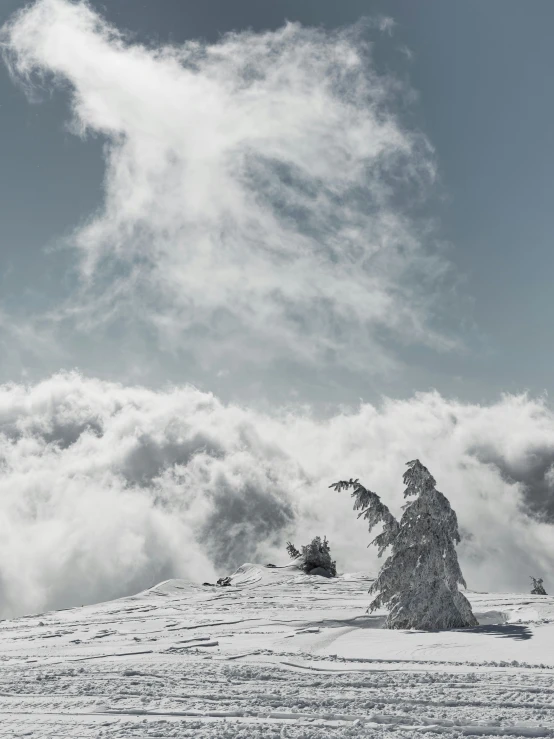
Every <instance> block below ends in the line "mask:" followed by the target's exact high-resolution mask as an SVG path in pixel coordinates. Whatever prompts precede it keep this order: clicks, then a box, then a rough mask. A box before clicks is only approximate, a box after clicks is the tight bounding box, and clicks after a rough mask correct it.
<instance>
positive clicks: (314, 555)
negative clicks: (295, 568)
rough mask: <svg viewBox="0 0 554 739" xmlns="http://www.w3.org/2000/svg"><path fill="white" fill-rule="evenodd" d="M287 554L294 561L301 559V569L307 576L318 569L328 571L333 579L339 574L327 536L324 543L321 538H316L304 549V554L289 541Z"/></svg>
mask: <svg viewBox="0 0 554 739" xmlns="http://www.w3.org/2000/svg"><path fill="white" fill-rule="evenodd" d="M287 552H288V554H289V557H291V558H292V559H296V558H298V557H299V558H300V567H301V569H302V570H303V571H304V572H305V573H306V574H309V573H310V572H311V571H312V570H315V569H316V568H317V567H322V568H323V569H324V570H327V572H328V573H329V574H330V575H331V577H335V576H336V574H337V563H336V562H335V561H334V560H332V559H331V547H330V545H329V542H328V541H327V537H326V536H324V537H323V541H321V537H320V536H316V537H314V538H313V539H312V540H311V542H310V543H309V544H306V546H303V547H302V552H299V551H298V549H297V548H296V547H295V546H294V544H291V542H290V541H288V542H287Z"/></svg>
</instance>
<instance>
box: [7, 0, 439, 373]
mask: <svg viewBox="0 0 554 739" xmlns="http://www.w3.org/2000/svg"><path fill="white" fill-rule="evenodd" d="M377 28H378V29H380V31H381V32H384V33H388V32H389V31H390V28H391V24H390V20H387V21H385V20H383V19H381V20H380V21H378V23H377ZM363 39H364V33H363V31H362V30H361V29H360V27H357V28H353V29H350V30H341V31H334V32H328V31H324V30H322V29H315V28H303V27H301V26H299V25H296V24H289V25H287V26H285V27H283V28H281V29H280V30H277V31H275V32H267V33H261V34H254V33H250V32H242V33H236V34H230V35H227V36H225V37H223V38H222V40H221V41H220V42H218V43H217V44H213V45H208V44H204V43H200V42H190V43H187V44H184V45H182V46H165V47H157V48H150V47H146V46H144V45H140V44H138V43H135V42H133V41H132V40H129V39H128V38H127V37H125V36H124V35H122V34H121V33H120V32H118V31H117V30H116V29H114V28H112V27H110V26H108V25H107V24H106V23H105V22H104V21H103V20H102V19H101V17H100V16H98V15H97V14H96V13H95V12H94V11H93V9H92V8H91V7H90V6H89V5H87V4H86V3H74V2H69V1H68V0H38V2H36V3H34V4H33V5H31V6H29V7H27V8H25V9H23V10H22V11H21V12H20V13H18V14H16V15H15V16H14V17H13V19H12V20H11V21H10V22H9V23H8V24H7V25H6V26H5V27H4V29H3V33H2V40H3V48H4V55H5V58H6V59H7V60H8V62H9V64H10V66H11V69H12V71H13V73H14V75H16V76H17V77H18V79H19V80H21V81H22V82H23V84H25V85H27V87H28V89H32V86H33V85H35V88H34V89H36V83H37V81H38V80H40V83H41V84H46V81H47V80H48V81H49V82H53V83H55V84H57V85H60V86H61V87H63V89H65V90H67V91H68V92H69V96H70V100H71V106H72V112H73V120H72V125H73V130H75V131H76V132H78V133H81V134H83V135H84V134H100V135H101V136H103V137H104V138H105V140H106V148H105V156H106V180H105V203H104V207H103V209H102V210H101V211H100V212H98V213H96V214H94V215H93V216H92V217H91V218H90V220H89V222H88V223H86V224H85V225H83V226H82V227H81V228H80V229H79V230H78V231H77V232H76V233H75V234H74V238H73V239H72V243H73V244H74V245H75V246H76V247H77V248H78V251H79V254H80V260H81V261H80V265H81V276H82V278H83V283H82V289H81V292H80V293H79V295H78V296H74V297H73V299H72V303H71V305H70V306H66V309H65V311H63V312H62V315H63V316H64V317H65V318H67V317H68V316H71V317H72V319H73V320H75V321H76V322H77V324H78V325H80V326H81V328H86V329H87V330H89V329H90V326H91V325H95V326H98V325H99V324H100V323H106V322H108V321H110V320H113V319H114V318H116V317H121V316H124V317H125V318H126V320H128V321H137V320H138V321H140V322H144V323H146V324H148V325H149V326H150V327H152V326H154V327H155V328H156V330H157V331H158V332H159V335H160V337H161V338H162V340H163V341H164V342H166V344H165V345H166V346H168V347H170V348H171V347H173V348H174V347H181V348H182V347H186V348H187V350H192V351H194V352H195V354H196V358H197V360H198V361H199V362H200V363H201V364H203V365H204V366H206V367H210V368H213V367H220V366H221V365H222V364H229V365H233V364H235V365H236V364H237V363H240V362H244V361H246V362H256V363H264V362H267V361H268V360H271V359H273V358H275V357H289V356H293V357H294V358H295V360H296V361H301V362H307V363H314V362H318V363H320V364H321V363H325V361H326V360H329V359H336V357H337V356H338V357H339V358H340V361H344V362H346V361H347V362H348V364H349V366H351V367H352V366H354V367H363V368H364V370H365V371H374V370H379V369H381V370H382V369H383V368H386V367H390V366H391V364H393V363H394V353H393V352H391V351H390V350H389V349H390V340H391V338H392V339H395V340H397V341H400V342H412V341H414V342H417V343H424V344H428V345H432V346H435V347H439V348H445V347H450V346H452V342H451V340H450V339H448V338H446V337H445V336H443V335H441V334H440V333H439V332H438V331H436V330H435V329H434V328H433V314H434V297H435V294H436V291H437V285H438V283H439V282H440V281H441V278H442V277H443V276H444V273H445V270H446V269H447V266H446V262H445V261H444V260H443V259H442V257H440V256H439V255H438V253H437V251H436V250H434V249H433V248H430V247H429V243H428V242H429V241H432V237H430V235H429V232H428V230H427V228H426V227H425V226H424V225H421V224H420V225H418V223H417V222H416V219H414V218H411V217H410V215H409V213H410V206H411V205H412V204H413V202H414V200H417V201H418V202H420V201H421V198H422V197H424V196H425V193H426V192H427V190H428V188H429V187H430V186H431V185H432V183H433V180H434V178H435V166H434V161H433V154H432V151H431V147H430V145H429V144H428V142H427V141H426V139H425V138H424V137H423V136H422V135H419V134H417V133H414V132H411V131H409V130H407V129H406V128H405V126H404V125H403V123H402V120H401V119H400V118H399V117H398V115H397V114H396V111H397V109H400V108H401V107H402V105H404V103H405V102H406V100H405V99H404V98H405V92H406V91H405V90H403V88H402V86H401V85H400V84H399V83H398V82H397V81H396V80H394V79H392V78H390V77H387V76H384V75H380V74H379V73H378V72H377V71H376V68H375V66H374V64H373V61H372V59H371V54H370V48H369V46H368V44H367V43H366V42H364V40H363Z"/></svg>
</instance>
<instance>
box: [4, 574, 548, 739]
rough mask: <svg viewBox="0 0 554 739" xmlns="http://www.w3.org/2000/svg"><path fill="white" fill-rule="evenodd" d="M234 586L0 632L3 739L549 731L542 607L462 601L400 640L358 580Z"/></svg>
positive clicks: (165, 590)
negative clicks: (456, 620) (461, 619)
mask: <svg viewBox="0 0 554 739" xmlns="http://www.w3.org/2000/svg"><path fill="white" fill-rule="evenodd" d="M231 583H232V584H231V586H229V587H210V586H202V585H197V584H191V583H188V582H185V581H180V580H169V581H167V582H164V583H161V584H160V585H158V586H156V587H154V588H152V589H151V590H147V591H145V592H143V593H140V594H138V595H136V596H133V597H129V598H123V599H121V600H117V601H112V602H109V603H103V604H99V605H95V606H87V607H84V608H74V609H70V610H65V611H56V612H51V613H46V614H41V615H38V616H29V617H25V618H20V619H16V620H13V621H3V622H1V623H0V659H1V664H2V670H1V672H0V681H1V684H0V712H1V716H0V736H6V737H8V736H9V737H16V736H33V737H37V738H38V737H40V738H42V737H79V739H86V738H87V737H102V738H103V739H108V738H115V737H121V738H123V737H135V738H137V737H154V736H156V737H197V738H199V739H202V738H203V737H206V738H208V737H210V738H216V737H217V738H218V739H220V738H221V739H225V738H226V737H244V738H250V737H260V739H261V737H264V738H265V737H270V738H272V737H275V738H276V737H289V739H293V738H295V739H296V738H297V737H303V738H304V739H323V738H325V739H327V737H374V736H380V737H381V736H383V737H387V736H389V735H390V736H391V737H393V736H394V737H396V738H398V737H411V736H419V735H420V734H421V733H422V732H424V733H426V734H430V735H431V736H432V735H433V734H440V735H441V736H443V737H444V736H445V735H446V736H460V735H478V736H527V737H528V736H540V737H542V736H544V737H554V597H550V596H531V595H510V594H506V593H495V594H488V593H473V592H471V591H470V592H469V593H467V595H468V597H469V600H470V601H471V604H472V606H473V610H474V612H475V615H476V616H477V618H478V621H479V624H480V626H479V627H477V628H475V629H469V630H464V631H451V632H430V633H427V632H415V631H409V632H402V631H388V630H383V629H381V628H380V626H381V624H382V621H383V614H372V615H368V614H367V613H366V607H367V604H368V602H369V596H368V594H367V590H368V587H369V585H370V583H371V578H370V577H368V576H367V575H364V574H361V573H354V574H346V575H342V576H340V577H337V578H336V579H325V578H320V577H313V576H308V575H304V574H303V573H302V572H300V571H299V570H298V569H297V568H296V567H295V566H294V565H290V566H288V567H278V568H266V567H261V566H257V565H251V564H246V565H243V566H242V567H240V568H239V569H238V570H237V572H236V573H234V575H233V576H232V577H231Z"/></svg>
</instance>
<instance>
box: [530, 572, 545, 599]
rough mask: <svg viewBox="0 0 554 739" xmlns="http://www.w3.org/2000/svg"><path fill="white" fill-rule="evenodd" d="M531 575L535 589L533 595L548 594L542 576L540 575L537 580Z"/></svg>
mask: <svg viewBox="0 0 554 739" xmlns="http://www.w3.org/2000/svg"><path fill="white" fill-rule="evenodd" d="M530 577H531V580H532V581H533V590H531V595H547V592H546V590H545V589H544V585H543V579H542V577H539V579H538V580H535V578H534V577H532V576H530Z"/></svg>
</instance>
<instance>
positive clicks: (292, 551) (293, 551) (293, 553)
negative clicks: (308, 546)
mask: <svg viewBox="0 0 554 739" xmlns="http://www.w3.org/2000/svg"><path fill="white" fill-rule="evenodd" d="M287 554H288V555H289V557H290V558H291V559H296V558H297V557H300V552H299V551H298V549H297V548H296V547H295V546H294V544H292V543H291V542H290V541H287Z"/></svg>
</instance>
